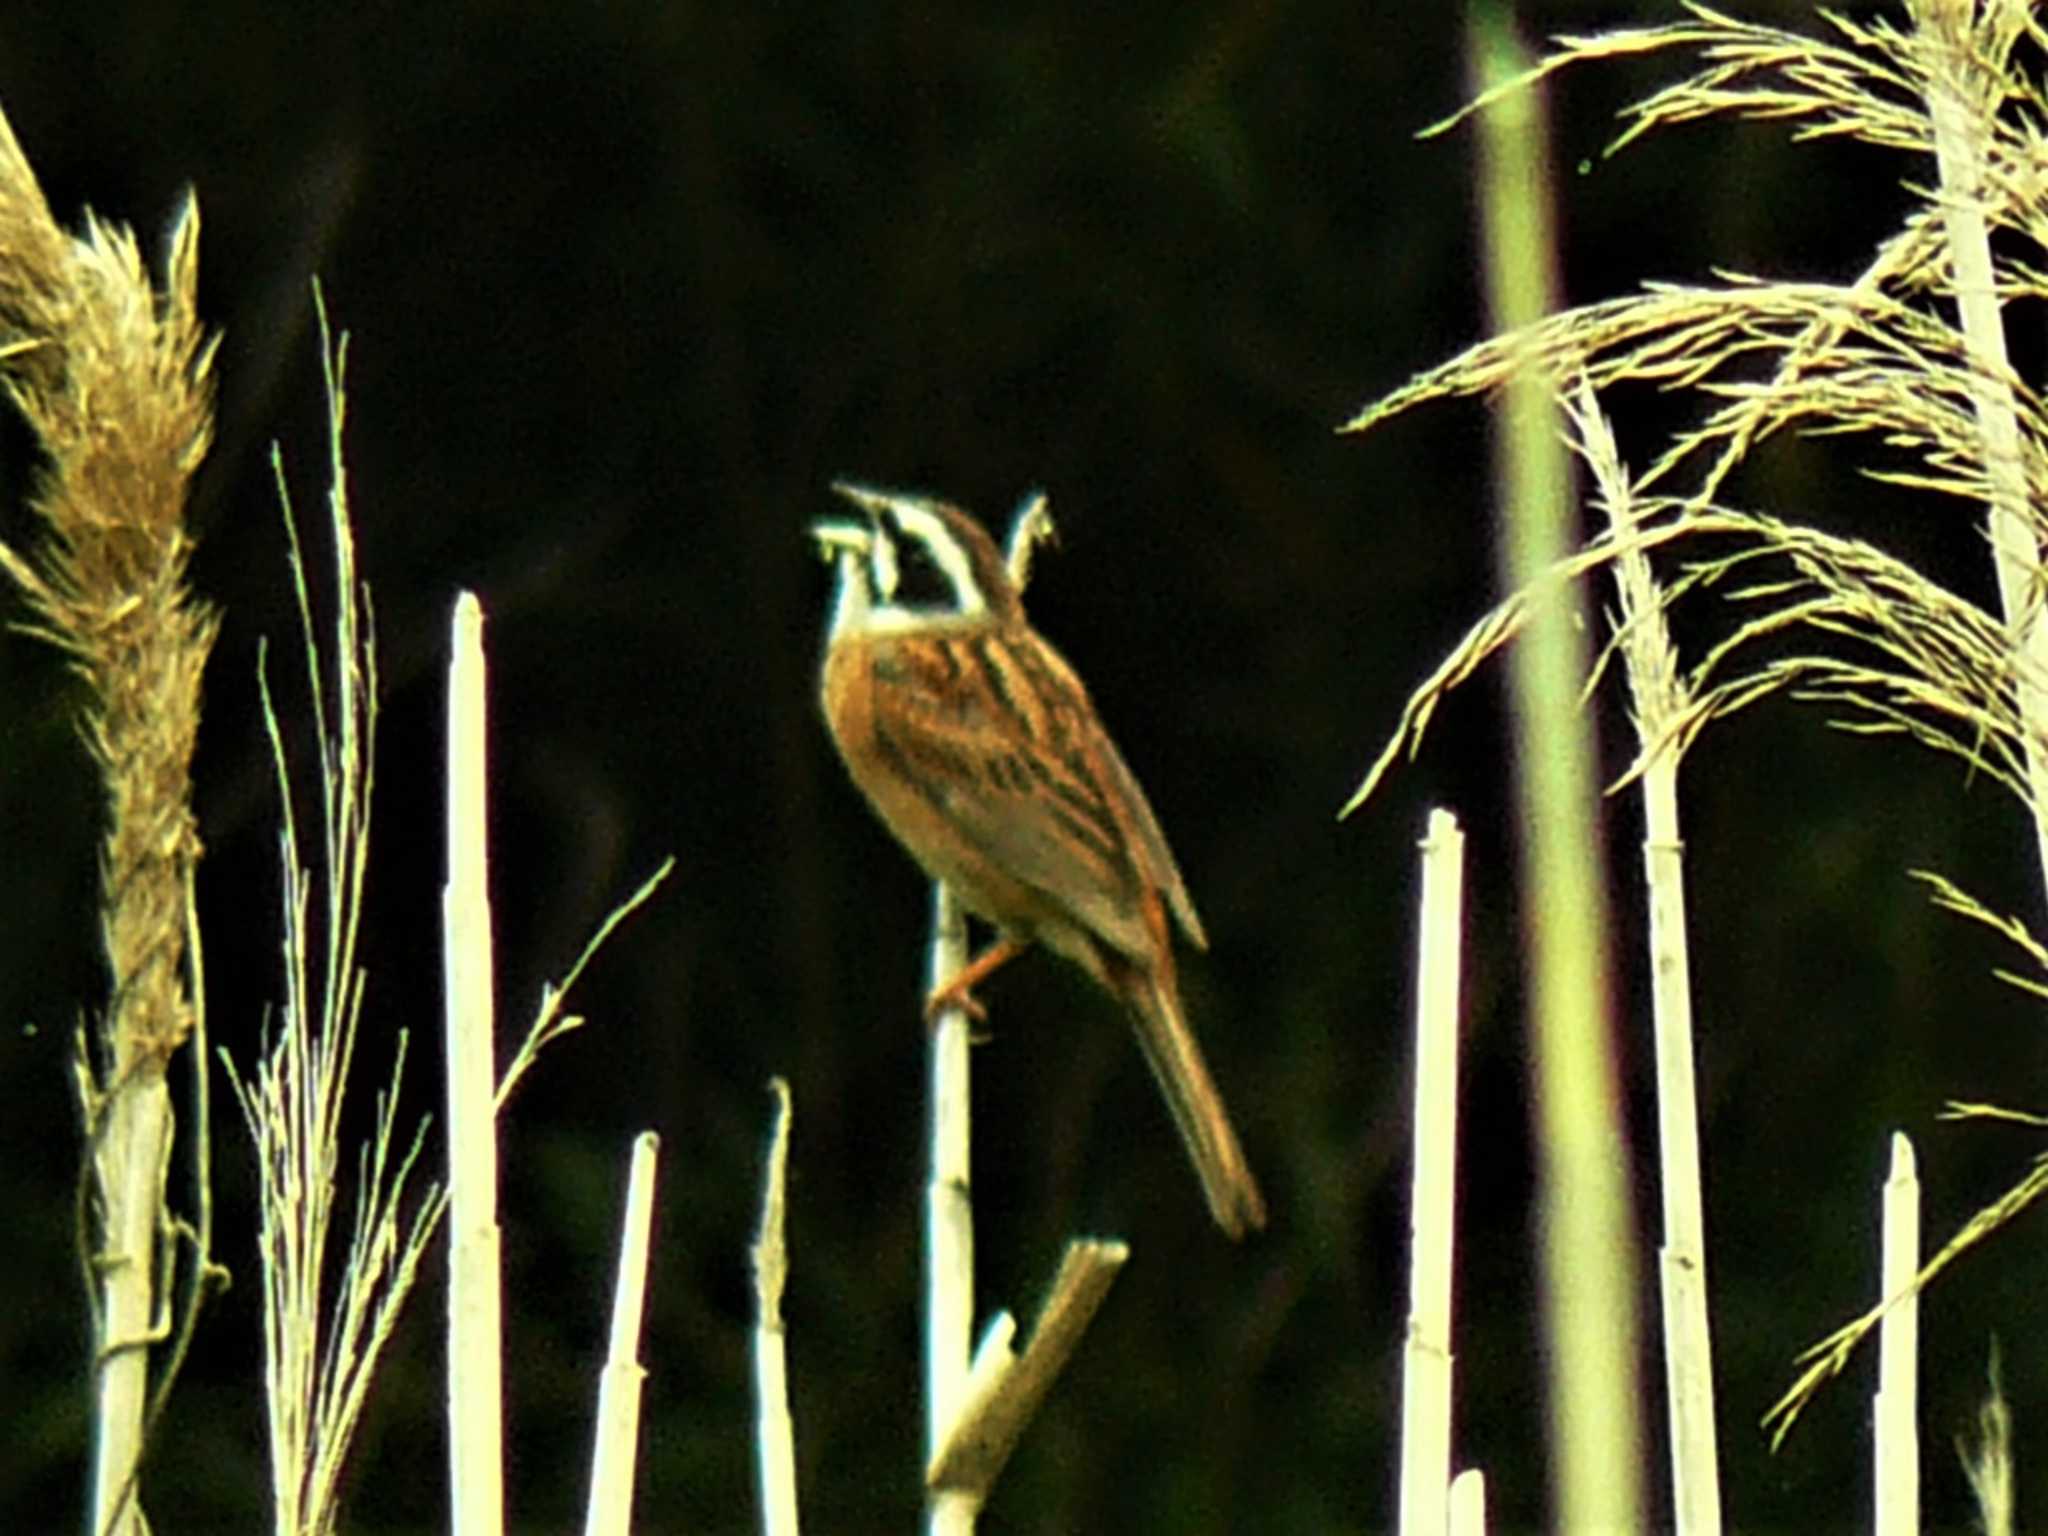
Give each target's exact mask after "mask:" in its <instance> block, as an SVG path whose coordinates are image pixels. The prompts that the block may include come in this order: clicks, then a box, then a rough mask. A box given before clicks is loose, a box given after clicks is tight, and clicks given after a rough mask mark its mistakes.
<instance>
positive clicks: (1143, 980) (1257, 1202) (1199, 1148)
mask: <svg viewBox="0 0 2048 1536" xmlns="http://www.w3.org/2000/svg"><path fill="white" fill-rule="evenodd" d="M1125 979H1126V981H1127V983H1128V985H1127V986H1126V987H1125V989H1124V995H1125V999H1126V1001H1127V1002H1128V1004H1129V1006H1130V1009H1131V1018H1132V1022H1133V1023H1134V1025H1135V1026H1136V1028H1137V1032H1138V1044H1139V1046H1141V1047H1142V1048H1143V1050H1144V1052H1145V1060H1146V1061H1147V1062H1149V1063H1150V1064H1151V1067H1152V1075H1153V1076H1154V1077H1155V1078H1157V1079H1158V1080H1159V1088H1160V1091H1161V1092H1162V1093H1164V1094H1165V1095H1166V1104H1167V1107H1168V1108H1169V1109H1171V1110H1172V1111H1173V1123H1174V1124H1175V1125H1176V1126H1177V1127H1179V1129H1180V1138H1181V1140H1182V1141H1183V1142H1184V1143H1186V1145H1187V1149H1188V1157H1189V1158H1190V1159H1191V1160H1192V1161H1193V1162H1194V1165H1195V1172H1196V1173H1197V1174H1198V1175H1200V1177H1201V1180H1202V1193H1203V1194H1205V1195H1207V1196H1208V1197H1209V1214H1210V1215H1212V1216H1214V1217H1215V1218H1216V1225H1217V1226H1219V1227H1221V1228H1222V1229H1223V1230H1224V1231H1225V1232H1227V1233H1228V1234H1229V1235H1230V1236H1232V1237H1234V1238H1238V1237H1243V1236H1244V1235H1245V1233H1246V1232H1248V1231H1253V1230H1256V1229H1258V1228H1261V1227H1264V1226H1265V1224H1266V1201H1265V1197H1264V1196H1263V1195H1261V1194H1260V1193H1259V1184H1258V1180H1256V1179H1254V1178H1253V1177H1252V1170H1251V1167H1250V1165H1249V1164H1247V1163H1246V1162H1245V1160H1244V1148H1243V1147H1241V1146H1240V1145H1238V1140H1237V1132H1236V1131H1235V1130H1233V1129H1232V1128H1231V1125H1230V1112H1229V1110H1227V1109H1225V1108H1224V1107H1223V1095H1222V1094H1220V1093H1218V1092H1217V1091H1216V1082H1215V1079H1213V1078H1212V1077H1210V1076H1209V1067H1208V1064H1207V1063H1206V1062H1205V1061H1203V1059H1202V1048H1201V1047H1200V1046H1199V1045H1197V1044H1196V1043H1195V1037H1194V1033H1193V1031H1191V1030H1190V1029H1189V1028H1188V1021H1187V1015H1186V1014H1185V1013H1184V1012H1183V1011H1182V1009H1181V1005H1180V989H1179V988H1178V986H1177V985H1176V984H1175V979H1174V976H1173V973H1172V971H1171V970H1167V971H1165V972H1164V973H1163V974H1162V973H1160V972H1156V971H1150V970H1144V969H1139V968H1137V967H1133V968H1132V969H1131V971H1130V972H1129V974H1128V975H1127V977H1126V978H1125Z"/></svg>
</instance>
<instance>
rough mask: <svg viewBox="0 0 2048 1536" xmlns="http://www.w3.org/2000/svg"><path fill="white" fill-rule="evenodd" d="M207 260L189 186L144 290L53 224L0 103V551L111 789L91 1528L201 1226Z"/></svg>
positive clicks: (209, 631)
mask: <svg viewBox="0 0 2048 1536" xmlns="http://www.w3.org/2000/svg"><path fill="white" fill-rule="evenodd" d="M198 277H199V216H198V210H197V206H196V204H195V203H193V202H192V200H191V199H189V198H188V199H187V200H186V202H185V205H184V207H183V208H182V209H181V210H180V212H179V214H178V217H177V219H176V221H175V223H174V224H173V226H172V229H171V235H170V249H169V252H168V255H167V259H166V262H165V279H164V287H163V289H162V291H160V292H159V291H155V290H153V289H152V287H151V285H150V282H149V279H148V277H147V275H146V274H145V273H144V271H143V268H142V262H141V258H140V255H139V254H138V252H137V249H136V244H135V238H134V236H133V234H131V233H130V232H129V231H128V230H126V229H124V228H122V227H120V226H118V225H113V224H107V223H103V222H101V221H100V220H98V219H96V218H93V217H92V216H90V215H88V216H87V217H86V220H85V224H84V227H83V229H82V231H81V233H80V234H79V235H77V236H76V237H75V238H74V237H71V236H67V235H66V234H65V233H64V232H63V231H62V230H61V229H59V228H58V226H57V223H56V220H55V219H54V218H53V217H52V216H51V213H50V209H49V206H48V204H47V203H46V202H45V201H44V199H43V194H42V190H41V188H40V187H39V186H38V185H37V183H36V179H35V175H34V172H33V171H32V170H31V169H30V168H29V164H28V161H27V159H26V157H25V156H24V155H23V154H22V151H21V146H20V145H19V143H18V142H17V141H16V140H15V137H14V132H13V130H12V128H10V127H9V126H8V125H7V123H6V121H5V119H4V118H0V370H4V373H5V378H6V385H7V389H8V393H9V395H10V397H11V398H12V400H13V401H14V404H15V406H16V408H17V409H19V410H20V412H21V414H22V416H23V418H24V419H25V420H26V421H27V423H28V426H29V428H30V430H31V431H32V432H33V433H34V434H35V436H36V438H37V440H38V442H39V444H40V446H41V448H42V451H43V454H44V460H43V463H42V465H41V467H40V469H39V471H38V473H37V475H36V479H35V486H34V490H33V493H32V495H31V497H30V502H31V506H32V507H33V509H34V511H35V514H36V516H37V518H38V519H39V520H40V521H41V523H42V524H43V526H44V529H45V533H46V537H45V538H44V539H43V540H42V541H41V543H40V544H39V545H38V546H37V547H36V548H35V549H34V550H33V551H31V552H29V553H27V554H24V553H22V552H20V551H18V550H16V549H14V548H12V547H10V546H8V545H6V544H4V543H0V571H4V572H5V573H6V574H7V576H8V577H9V578H11V579H12V581H13V582H14V583H15V585H17V586H18V587H19V588H20V589H21V591H22V593H23V595H24V596H25V598H26V599H27V604H28V608H29V612H30V614H31V622H30V625H29V626H28V627H29V628H30V629H31V630H32V632H34V633H36V634H39V635H41V636H42V637H43V638H44V639H46V640H48V641H49V642H51V643H52V644H54V645H55V646H57V647H58V648H59V649H60V650H62V651H63V652H64V653H65V655H66V656H67V657H68V658H69V659H70V661H71V664H72V667H73V669H74V670H75V671H76V672H77V674H78V675H79V677H80V678H81V679H82V681H83V685H84V688H83V701H82V703H81V706H80V715H81V718H80V730H81V734H82V735H83V736H84V738H85V741H86V745H87V748H88V750H89V751H90V752H91V754H92V759H93V762H94V765H95V767H96V768H97V770H98V772H99V774H100V777H101V779H102V780H103V782H104V784H105V791H106V797H107V813H106V824H105V828H104V832H103V835H102V840H101V852H100V881H101V891H102V896H101V908H100V929H101V941H102V945H103V948H104V950H105V954H106V962H107V972H108V977H107V981H108V1003H107V1006H106V1009H105V1010H104V1012H103V1013H101V1015H100V1017H99V1021H98V1027H97V1029H96V1030H95V1031H94V1035H93V1038H92V1040H91V1042H90V1043H89V1044H88V1043H87V1042H86V1041H85V1040H84V1039H83V1038H81V1040H80V1043H79V1053H78V1054H79V1060H78V1064H77V1091H78V1095H79V1101H80V1106H81V1110H82V1114H83V1118H84V1122H85V1133H86V1143H87V1148H88V1170H87V1173H86V1175H85V1177H86V1178H87V1179H88V1180H89V1181H90V1183H91V1186H92V1190H91V1196H90V1199H89V1201H88V1205H89V1208H90V1220H89V1222H88V1227H89V1230H88V1231H87V1232H86V1233H85V1234H84V1235H83V1241H84V1242H85V1244H86V1245H87V1247H88V1248H89V1250H90V1251H89V1253H88V1254H87V1255H86V1256H85V1262H86V1267H87V1271H88V1274H87V1280H86V1286H87V1291H88V1293H89V1294H90V1295H91V1296H92V1297H93V1313H94V1324H95V1335H96V1336H95V1340H94V1353H95V1370H96V1384H95V1385H96V1396H97V1401H96V1404H95V1409H94V1449H93V1468H92V1506H93V1515H92V1525H91V1529H92V1530H94V1531H98V1532H102V1533H108V1536H126V1533H128V1532H132V1531H139V1530H141V1529H142V1528H143V1524H144V1522H143V1521H142V1518H141V1514H140V1507H139V1502H140V1501H139V1498H138V1497H137V1489H136V1486H135V1484H136V1472H137V1468H138V1466H139V1464H140V1460H141V1456H142V1451H143V1437H144V1434H145V1423H144V1410H145V1400H146V1398H147V1395H148V1374H149V1351H150V1348H151V1347H152V1346H153V1345H154V1344H156V1343H158V1342H160V1341H161V1340H162V1339H164V1338H165V1337H167V1336H168V1335H169V1333H170V1331H171V1327H170V1323H169V1321H168V1318H167V1316H166V1308H167V1306H168V1298H169V1295H170V1293H171V1291H172V1289H173V1284H174V1277H173V1274H172V1271H171V1260H172V1257H173V1254H172V1251H171V1249H170V1246H169V1245H170V1242H171V1241H172V1234H173V1233H177V1234H179V1235H182V1236H184V1237H186V1238H187V1239H188V1240H195V1241H196V1238H197V1233H196V1231H195V1230H194V1229H191V1228H187V1227H182V1226H174V1224H173V1223H172V1221H171V1220H170V1218H169V1217H168V1216H167V1215H166V1214H165V1210H164V1187H165V1179H166V1173H167V1169H168V1166H169V1161H170V1156H171V1144H172V1125H173V1116H172V1111H171V1102H170V1090H169V1087H168V1084H167V1082H166V1077H165V1074H166V1071H167V1069H168V1067H169V1063H170V1059H171V1057H172V1056H173V1055H174V1054H176V1052H177V1051H178V1049H179V1048H180V1047H181V1046H183V1045H184V1044H185V1042H186V1040H187V1038H188V1036H189V1035H190V1033H191V1031H192V1028H193V1023H194V1017H195V1013H196V1010H197V1007H198V1000H197V998H196V996H195V993H194V989H193V984H192V974H193V970H194V968H196V966H197V956H196V954H195V953H194V952H193V951H192V949H191V947H190V945H191V943H192V940H193V937H194V936H195V935H196V925H195V924H194V923H193V921H192V916H191V911H190V891H191V872H192V869H193V866H194V865H195V864H196V863H197V862H198V859H199V852H200V845H199V834H198V829H197V826H196V824H195V821H194V818H193V814H192V786H191V762H192V749H193V744H194V741H195V740H196V738H197V735H198V730H199V685H200V677H201V674H202V672H203V671H204V669H205V666H206V658H207V655H208V653H209V651H210V650H211V649H212V646H213V640H214V635H215V632H216V627H217V626H216V620H215V617H214V615H213V613H212V612H211V611H210V610H209V609H207V608H206V607H205V606H204V605H203V604H201V603H199V602H197V601H195V600H194V599H193V597H192V595H191V593H190V591H189V590H188V589H187V587H186V584H185V571H186V563H187V559H188V557H189V555H190V553H191V540H190V537H189V536H188V534H187V533H186V530H185V524H184V514H185V498H186V493H187V490H188V488H189V486H190V483H191V479H192V475H193V473H194V472H195V471H196V470H197V469H198V467H199V463H200V461H201V459H202V458H203V457H204V456H205V453H206V449H207V445H208V443H209V442H210V441H211V438H212V430H213V406H212V384H211V379H210V377H209V374H210V366H211V362H212V356H213V343H212V341H211V340H209V339H208V338H207V337H206V336H205V335H204V333H203V332H202V330H201V328H200V324H199V318H198V304H197V289H198ZM160 1265H161V1272H160V1268H159V1266H160ZM190 1273H191V1275H192V1276H193V1278H192V1279H191V1280H190V1281H188V1298H189V1299H188V1303H187V1312H186V1317H185V1319H184V1322H183V1324H182V1325H181V1327H182V1329H183V1331H184V1333H185V1335H186V1336H189V1327H190V1323H191V1321H192V1318H193V1317H194V1316H195V1315H196V1308H197V1304H198V1301H199V1299H200V1297H201V1296H202V1294H203V1292H204V1290H205V1289H206V1288H207V1286H208V1285H209V1284H210V1283H211V1281H212V1280H213V1278H214V1277H215V1275H216V1274H217V1271H215V1270H214V1269H213V1267H212V1264H211V1260H210V1257H209V1256H208V1255H207V1254H206V1253H204V1252H203V1251H202V1252H200V1253H199V1254H197V1255H196V1256H195V1258H194V1261H193V1269H192V1270H191V1271H190ZM176 1353H178V1351H174V1356H175V1355H176Z"/></svg>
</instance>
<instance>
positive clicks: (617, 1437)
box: [583, 1084, 789, 1536]
mask: <svg viewBox="0 0 2048 1536" xmlns="http://www.w3.org/2000/svg"><path fill="white" fill-rule="evenodd" d="M781 1091H782V1096H783V1116H784V1122H785V1123H786V1122H787V1116H788V1107H789V1091H788V1087H787V1085H786V1084H784V1085H781ZM660 1152H661V1138H660V1137H659V1136H657V1135H656V1134H655V1133H654V1132H653V1131H642V1132H641V1133H640V1134H639V1135H638V1136H636V1137H634V1138H633V1153H632V1158H631V1163H630V1168H629V1171H628V1173H627V1178H626V1209H625V1213H624V1215H623V1217H622V1218H621V1221H620V1231H619V1271H618V1279H617V1281H616V1282H615V1284H614V1285H613V1287H612V1325H611V1335H610V1344H609V1347H608V1348H607V1350H606V1354H605V1362H604V1369H603V1371H602V1372H601V1373H600V1374H599V1377H598V1388H597V1433H596V1435H595V1437H594V1438H595V1444H594V1446H593V1447H592V1450H591V1454H590V1502H589V1504H588V1506H587V1507H586V1508H585V1510H584V1514H583V1536H629V1533H630V1532H631V1531H632V1529H633V1481H634V1468H635V1466H636V1464H637V1462H638V1459H639V1445H640V1388H641V1385H642V1384H643V1383H644V1382H645V1381H646V1379H647V1371H646V1369H645V1368H644V1367H643V1366H642V1365H641V1364H640V1320H641V1317H642V1315H643V1314H644V1313H645V1311H646V1305H647V1266H648V1258H649V1254H650V1251H651V1248H650V1238H651V1236H652V1233H653V1227H654V1170H655V1161H656V1159H657V1157H658V1156H659V1155H660ZM776 1239H777V1242H778V1244H779V1243H780V1240H781V1233H780V1232H779V1231H778V1232H777V1234H776ZM777 1322H778V1323H779V1322H780V1318H779V1317H778V1318H777ZM785 1406H786V1405H785ZM771 1529H772V1527H771Z"/></svg>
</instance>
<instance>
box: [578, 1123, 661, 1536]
mask: <svg viewBox="0 0 2048 1536" xmlns="http://www.w3.org/2000/svg"><path fill="white" fill-rule="evenodd" d="M660 1155H661V1138H660V1137H659V1136H657V1135H656V1134H655V1133H654V1132H652V1131H642V1132H641V1133H640V1134H639V1135H638V1136H636V1137H634V1138H633V1152H632V1157H631V1161H630V1166H629V1170H628V1173H627V1176H626V1209H625V1213H624V1216H623V1217H622V1219H621V1223H620V1229H619V1273H618V1280H617V1282H616V1284H615V1285H614V1286H613V1289H612V1326H611V1334H610V1342H609V1345H608V1347H607V1349H606V1351H605V1361H604V1369H603V1370H602V1371H601V1372H600V1373H599V1375H598V1384H597V1431H596V1435H595V1437H594V1444H593V1446H592V1449H591V1453H590V1502H589V1505H588V1506H587V1507H586V1508H585V1510H584V1514H583V1536H627V1533H628V1532H630V1531H631V1530H632V1528H633V1469H634V1463H635V1461H636V1460H637V1452H638V1449H639V1440H640V1387H641V1383H642V1382H644V1381H645V1380H646V1379H647V1371H646V1368H645V1367H643V1366H642V1365H641V1364H640V1319H641V1316H642V1314H643V1313H644V1311H645V1309H646V1303H647V1260H648V1254H649V1252H650V1244H649V1238H650V1236H651V1234H652V1231H653V1227H654V1170H655V1163H656V1160H657V1159H658V1158H659V1157H660Z"/></svg>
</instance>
